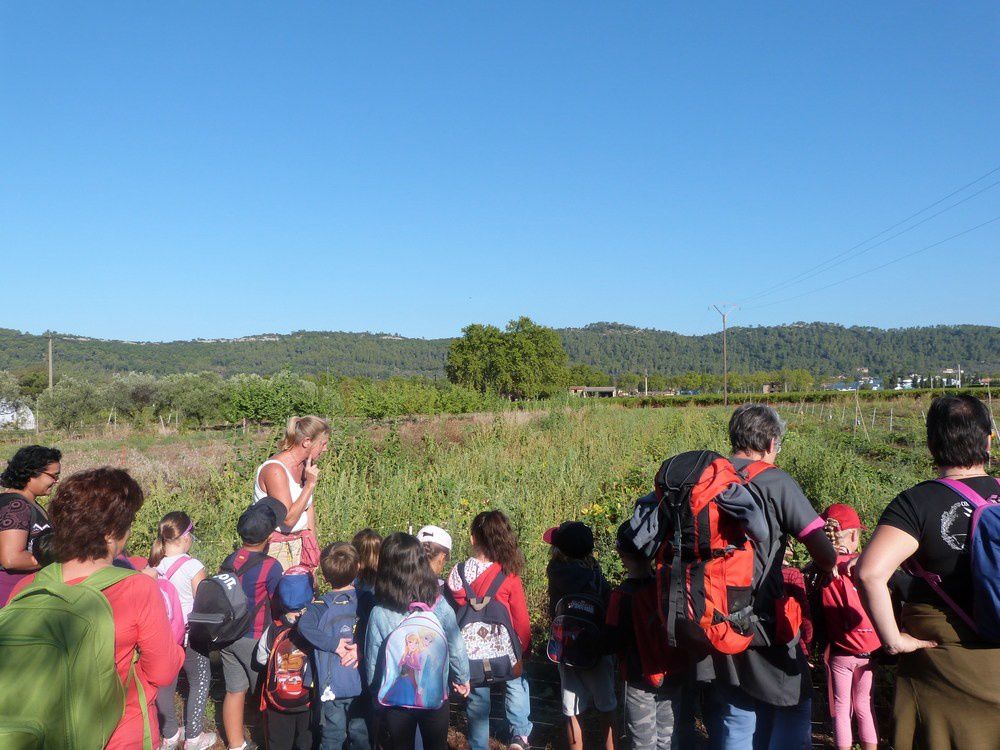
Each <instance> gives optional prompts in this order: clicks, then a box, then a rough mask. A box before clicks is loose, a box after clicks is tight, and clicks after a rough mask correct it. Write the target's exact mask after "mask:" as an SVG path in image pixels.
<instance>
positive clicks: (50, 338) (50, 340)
mask: <svg viewBox="0 0 1000 750" xmlns="http://www.w3.org/2000/svg"><path fill="white" fill-rule="evenodd" d="M49 393H52V334H51V333H50V334H49Z"/></svg>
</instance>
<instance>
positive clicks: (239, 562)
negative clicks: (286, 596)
mask: <svg viewBox="0 0 1000 750" xmlns="http://www.w3.org/2000/svg"><path fill="white" fill-rule="evenodd" d="M251 558H260V559H263V562H262V563H260V564H255V565H253V566H252V567H251V568H250V569H249V570H247V571H246V573H244V574H243V575H241V576H240V583H241V584H242V585H243V593H244V594H246V597H247V602H248V604H249V606H250V609H251V611H254V610H256V611H257V614H256V615H255V616H254V619H253V623H252V624H251V626H250V628H249V629H248V630H247V632H246V633H244V634H243V637H244V638H254V639H256V638H260V636H261V634H263V632H264V628H265V627H267V624H268V621H269V619H270V612H271V606H270V600H271V597H273V596H274V592H275V590H276V589H277V588H278V581H280V580H281V574H282V568H281V563H279V562H278V561H277V560H275V559H274V558H273V557H268V556H267V555H265V554H264V553H263V552H253V551H251V550H248V549H245V548H244V549H240V550H238V551H237V552H234V553H233V554H231V555H230V556H229V557H227V558H226V559H225V561H224V562H223V563H222V568H223V569H227V570H239V569H240V567H242V566H243V565H246V563H247V562H248V561H249V560H251ZM264 601H266V602H267V604H265V605H264V606H262V607H261V606H260V604H261V602H264ZM258 607H260V609H259V610H258Z"/></svg>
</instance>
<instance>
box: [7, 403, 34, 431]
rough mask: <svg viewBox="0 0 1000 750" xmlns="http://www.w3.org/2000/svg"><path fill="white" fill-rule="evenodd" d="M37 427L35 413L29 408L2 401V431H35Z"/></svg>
mask: <svg viewBox="0 0 1000 750" xmlns="http://www.w3.org/2000/svg"><path fill="white" fill-rule="evenodd" d="M35 426H36V422H35V413H34V412H33V411H32V410H31V409H30V408H29V407H28V406H17V405H16V404H12V403H10V402H8V401H3V400H0V429H11V430H33V429H35Z"/></svg>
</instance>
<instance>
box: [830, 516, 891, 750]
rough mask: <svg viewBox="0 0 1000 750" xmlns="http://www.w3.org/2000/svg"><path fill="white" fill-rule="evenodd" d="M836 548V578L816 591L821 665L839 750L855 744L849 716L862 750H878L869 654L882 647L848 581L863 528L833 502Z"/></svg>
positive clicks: (855, 518) (831, 523)
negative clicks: (822, 643)
mask: <svg viewBox="0 0 1000 750" xmlns="http://www.w3.org/2000/svg"><path fill="white" fill-rule="evenodd" d="M822 518H823V519H824V520H825V521H826V524H827V526H826V528H827V533H828V534H829V535H830V536H831V537H832V538H833V540H834V545H833V546H834V547H835V548H836V550H837V570H838V572H839V573H840V575H839V576H838V577H837V578H834V579H831V580H827V581H825V582H824V583H823V584H822V585H821V586H820V587H819V589H820V590H819V601H820V612H819V617H820V618H821V620H822V626H823V627H822V629H821V630H822V634H823V637H824V640H825V641H826V642H827V644H828V645H827V647H826V649H825V650H824V659H823V660H824V662H825V664H826V670H827V684H828V687H829V692H830V696H831V698H830V710H831V713H832V714H833V731H834V741H835V743H836V745H837V748H838V750H850V748H851V747H853V745H854V739H853V737H852V734H851V715H852V714H853V715H854V717H855V719H856V720H857V723H858V739H859V740H860V741H861V748H862V750H877V748H878V730H877V729H876V725H875V714H874V711H873V707H872V681H873V676H874V665H873V662H872V655H873V654H874V653H875V652H876V651H878V650H879V649H880V648H881V647H882V642H881V641H880V640H879V637H878V634H877V633H876V632H875V628H874V626H873V625H872V622H871V620H870V619H869V617H868V613H867V612H866V611H865V608H864V606H863V605H862V603H861V597H860V596H859V594H858V590H857V588H856V586H855V584H854V581H853V579H852V574H853V570H852V565H851V561H852V560H854V559H855V558H857V557H858V547H859V545H860V543H861V529H863V528H865V527H864V525H863V524H862V523H861V519H860V518H859V517H858V514H857V511H855V510H854V508H852V507H851V506H849V505H844V504H842V503H835V504H834V505H831V506H830V507H829V508H827V509H826V510H825V511H823V513H822Z"/></svg>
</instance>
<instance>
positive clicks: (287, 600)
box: [277, 573, 314, 612]
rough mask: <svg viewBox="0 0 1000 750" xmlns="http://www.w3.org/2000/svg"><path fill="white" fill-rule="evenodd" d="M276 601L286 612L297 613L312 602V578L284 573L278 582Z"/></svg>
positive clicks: (306, 574)
mask: <svg viewBox="0 0 1000 750" xmlns="http://www.w3.org/2000/svg"><path fill="white" fill-rule="evenodd" d="M277 593H278V601H279V602H281V606H282V607H284V608H285V611H286V612H297V611H298V610H300V609H302V608H303V607H305V606H306V605H307V604H309V602H311V601H312V600H313V593H314V592H313V582H312V576H311V575H309V574H308V573H286V574H285V575H283V576H282V577H281V580H280V581H278V591H277Z"/></svg>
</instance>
